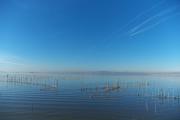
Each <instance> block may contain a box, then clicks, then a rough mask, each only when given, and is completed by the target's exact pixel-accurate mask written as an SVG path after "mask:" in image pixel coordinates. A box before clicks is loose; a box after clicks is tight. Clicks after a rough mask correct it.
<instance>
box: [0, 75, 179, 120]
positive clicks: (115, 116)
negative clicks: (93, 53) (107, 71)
mask: <svg viewBox="0 0 180 120" xmlns="http://www.w3.org/2000/svg"><path fill="white" fill-rule="evenodd" d="M0 108H1V109H0V120H179V119H180V77H172V76H171V77H168V76H165V77H163V76H143V75H133V76H130V75H76V74H72V75H71V74H68V75H66V74H36V73H9V74H8V73H1V74H0ZM167 113H168V114H167Z"/></svg>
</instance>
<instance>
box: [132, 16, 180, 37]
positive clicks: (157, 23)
mask: <svg viewBox="0 0 180 120" xmlns="http://www.w3.org/2000/svg"><path fill="white" fill-rule="evenodd" d="M179 15H180V13H176V14H174V15H171V16H169V17H167V18H164V19H162V20H160V21H158V22H156V23H154V24H152V25H151V26H148V27H146V28H144V29H141V30H139V31H136V32H134V33H132V34H131V37H133V36H135V35H137V34H140V33H142V32H145V31H148V30H150V29H152V28H154V27H156V26H157V25H159V24H161V23H162V22H165V21H167V20H169V19H171V18H173V17H176V16H179Z"/></svg>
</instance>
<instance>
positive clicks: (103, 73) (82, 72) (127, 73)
mask: <svg viewBox="0 0 180 120" xmlns="http://www.w3.org/2000/svg"><path fill="white" fill-rule="evenodd" d="M0 73H24V74H25V73H26V74H28V73H29V74H80V75H163V76H164V75H167V76H180V72H113V71H65V72H64V71H60V72H12V71H10V72H8V71H0Z"/></svg>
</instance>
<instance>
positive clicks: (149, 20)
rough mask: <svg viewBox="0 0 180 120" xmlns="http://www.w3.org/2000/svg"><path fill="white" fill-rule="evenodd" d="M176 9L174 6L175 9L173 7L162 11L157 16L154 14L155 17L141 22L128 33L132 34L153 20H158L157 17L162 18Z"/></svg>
mask: <svg viewBox="0 0 180 120" xmlns="http://www.w3.org/2000/svg"><path fill="white" fill-rule="evenodd" d="M177 7H179V6H175V7H173V8H170V9H167V10H164V11H162V12H160V13H158V14H156V15H154V16H152V17H150V18H148V19H146V20H145V21H143V22H142V23H140V24H139V25H137V26H135V27H134V28H132V29H131V30H130V33H131V34H133V32H136V31H137V30H138V29H140V28H141V27H143V26H144V25H146V24H147V23H149V22H151V21H153V20H155V19H156V18H158V17H162V16H164V15H166V14H168V13H170V12H172V11H174V10H176V9H177Z"/></svg>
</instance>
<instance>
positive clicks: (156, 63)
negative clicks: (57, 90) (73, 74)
mask: <svg viewBox="0 0 180 120" xmlns="http://www.w3.org/2000/svg"><path fill="white" fill-rule="evenodd" d="M0 17H1V19H0V66H1V68H0V70H7V71H10V70H11V71H63V70H65V71H68V70H70V71H72V70H73V71H74V70H110V71H111V70H112V71H180V54H179V53H180V47H179V46H180V1H178V0H134V1H132V0H0Z"/></svg>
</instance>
